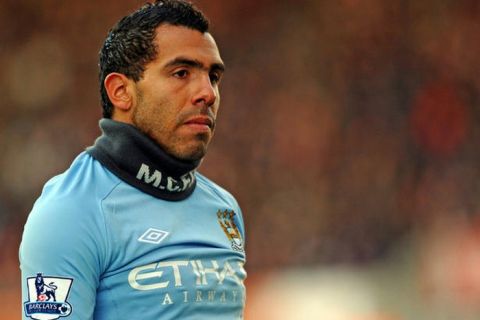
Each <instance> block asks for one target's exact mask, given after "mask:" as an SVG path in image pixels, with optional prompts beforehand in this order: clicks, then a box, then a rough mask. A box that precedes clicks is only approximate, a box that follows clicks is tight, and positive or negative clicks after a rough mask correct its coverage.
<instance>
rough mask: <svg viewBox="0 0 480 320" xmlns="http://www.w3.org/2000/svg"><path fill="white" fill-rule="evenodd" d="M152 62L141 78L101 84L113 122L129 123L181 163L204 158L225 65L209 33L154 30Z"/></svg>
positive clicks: (119, 76) (120, 76)
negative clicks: (154, 47) (154, 57)
mask: <svg viewBox="0 0 480 320" xmlns="http://www.w3.org/2000/svg"><path fill="white" fill-rule="evenodd" d="M154 42H155V45H156V46H157V51H158V54H157V57H156V59H155V60H153V61H152V62H150V63H148V64H147V65H146V67H145V71H144V74H143V77H142V79H140V80H139V81H138V82H134V81H133V80H131V79H128V78H127V77H125V76H124V75H123V74H119V73H112V74H109V75H108V76H107V77H106V79H105V88H106V91H107V94H108V95H109V97H110V100H111V101H112V104H113V105H114V112H113V116H112V119H113V120H116V121H122V122H125V123H129V124H132V125H134V126H136V127H137V128H139V129H140V130H141V131H143V132H144V133H145V134H147V135H148V136H150V137H151V138H152V139H153V140H155V141H156V142H157V143H158V144H159V145H160V146H161V147H162V148H163V149H164V150H165V151H167V152H168V153H169V154H171V155H173V156H174V157H176V158H178V159H182V160H199V159H201V158H203V156H204V155H205V153H206V151H207V147H208V145H209V143H210V141H211V139H212V137H213V134H214V130H215V120H216V117H217V112H218V108H219V104H220V94H219V88H218V86H219V83H220V80H221V77H222V74H223V70H224V65H223V62H222V59H221V57H220V53H219V51H218V48H217V45H216V43H215V41H214V39H213V37H212V36H211V35H210V34H209V33H201V32H199V31H197V30H192V29H189V28H186V27H182V26H173V25H169V24H164V25H161V26H159V27H158V28H157V30H156V37H155V41H154Z"/></svg>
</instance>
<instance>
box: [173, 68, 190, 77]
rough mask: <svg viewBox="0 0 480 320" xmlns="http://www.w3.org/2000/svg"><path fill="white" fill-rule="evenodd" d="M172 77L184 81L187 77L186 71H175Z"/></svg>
mask: <svg viewBox="0 0 480 320" xmlns="http://www.w3.org/2000/svg"><path fill="white" fill-rule="evenodd" d="M173 76H174V77H176V78H180V79H184V78H186V77H187V76H188V70H186V69H181V70H178V71H175V72H174V73H173Z"/></svg>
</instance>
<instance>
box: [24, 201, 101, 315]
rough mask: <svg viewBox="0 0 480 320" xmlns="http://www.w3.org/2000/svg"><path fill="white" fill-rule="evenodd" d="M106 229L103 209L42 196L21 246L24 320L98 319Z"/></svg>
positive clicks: (31, 217)
mask: <svg viewBox="0 0 480 320" xmlns="http://www.w3.org/2000/svg"><path fill="white" fill-rule="evenodd" d="M103 233H104V225H102V220H101V213H100V212H99V209H96V208H95V206H92V205H89V204H88V202H82V201H78V200H76V199H70V198H68V197H63V198H61V199H56V198H55V197H50V198H48V199H42V198H40V199H39V200H38V201H37V203H36V204H35V206H34V208H33V210H32V212H31V213H30V216H29V218H28V220H27V223H26V225H25V229H24V233H23V237H22V242H21V245H20V251H19V258H20V268H21V276H22V299H23V301H22V302H23V312H22V314H23V319H31V318H34V319H47V318H48V319H58V318H59V317H66V316H68V319H69V320H89V319H93V312H94V308H95V300H96V290H97V287H98V284H99V279H100V276H101V274H102V270H103V266H104V258H105V253H104V251H105V245H104V241H103V240H102V234H103ZM35 315H36V317H35ZM39 315H43V316H40V317H39ZM44 315H47V316H44ZM57 316H58V318H57Z"/></svg>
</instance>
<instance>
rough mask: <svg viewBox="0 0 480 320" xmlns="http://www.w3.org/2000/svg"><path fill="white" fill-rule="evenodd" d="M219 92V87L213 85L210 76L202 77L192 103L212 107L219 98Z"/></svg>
mask: <svg viewBox="0 0 480 320" xmlns="http://www.w3.org/2000/svg"><path fill="white" fill-rule="evenodd" d="M217 90H218V89H217V87H216V86H214V85H212V82H211V81H210V77H209V76H205V77H202V78H201V80H199V84H198V88H197V89H196V93H195V95H194V96H193V101H192V103H193V104H194V105H200V106H203V105H206V106H209V107H210V106H212V105H213V104H214V103H215V101H217V98H218V91H217Z"/></svg>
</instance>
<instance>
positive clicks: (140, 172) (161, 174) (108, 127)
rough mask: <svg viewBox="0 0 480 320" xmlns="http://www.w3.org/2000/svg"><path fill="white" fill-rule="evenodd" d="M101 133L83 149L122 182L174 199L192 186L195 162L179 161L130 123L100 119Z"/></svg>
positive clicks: (191, 188) (185, 196) (194, 181)
mask: <svg viewBox="0 0 480 320" xmlns="http://www.w3.org/2000/svg"><path fill="white" fill-rule="evenodd" d="M100 128H101V130H102V135H101V136H100V137H99V138H98V139H97V140H96V141H95V144H94V145H93V146H92V147H90V148H88V149H87V152H88V153H89V154H90V155H92V156H93V157H94V158H95V159H96V160H98V161H99V162H100V163H101V164H102V165H104V166H105V167H106V168H107V169H109V170H110V171H111V172H113V173H114V174H115V175H116V176H117V177H118V178H120V179H121V180H123V181H125V182H126V183H128V184H130V185H132V186H133V187H136V188H138V189H140V190H141V191H143V192H145V193H148V194H150V195H152V196H154V197H157V198H160V199H164V200H169V201H178V200H183V199H186V198H187V197H188V196H189V195H190V194H192V192H193V191H194V189H195V185H196V180H195V169H196V168H197V167H198V165H199V164H200V160H198V161H186V160H179V159H177V158H175V157H173V156H172V155H170V154H168V153H167V152H165V151H164V150H163V149H162V148H161V147H160V146H159V145H158V144H157V143H156V142H155V141H153V140H152V139H150V138H149V137H148V136H146V135H145V134H143V133H142V132H141V131H140V130H138V129H137V128H136V127H134V126H133V125H130V124H128V123H123V122H118V121H114V120H110V119H102V120H100Z"/></svg>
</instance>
